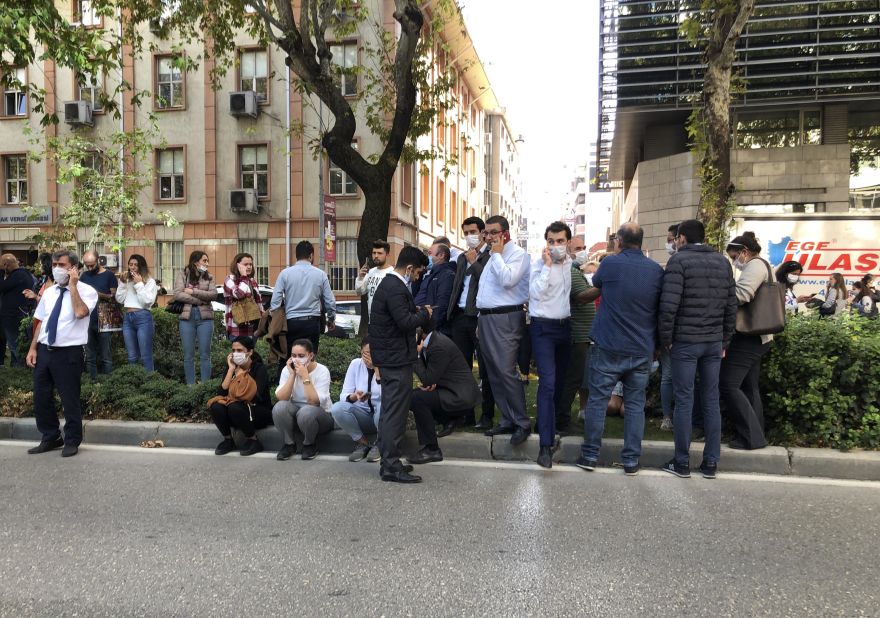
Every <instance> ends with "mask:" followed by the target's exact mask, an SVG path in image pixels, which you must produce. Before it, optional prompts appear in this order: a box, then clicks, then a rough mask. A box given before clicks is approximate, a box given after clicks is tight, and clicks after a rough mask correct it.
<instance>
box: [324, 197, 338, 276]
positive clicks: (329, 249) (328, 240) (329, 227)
mask: <svg viewBox="0 0 880 618" xmlns="http://www.w3.org/2000/svg"><path fill="white" fill-rule="evenodd" d="M323 236H324V238H323V239H322V241H323V243H324V245H323V248H324V261H325V262H335V261H336V198H335V197H333V196H330V195H325V196H324V233H323Z"/></svg>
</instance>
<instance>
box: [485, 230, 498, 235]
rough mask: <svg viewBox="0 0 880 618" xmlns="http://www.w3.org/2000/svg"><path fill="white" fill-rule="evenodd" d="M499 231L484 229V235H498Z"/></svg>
mask: <svg viewBox="0 0 880 618" xmlns="http://www.w3.org/2000/svg"><path fill="white" fill-rule="evenodd" d="M500 233H501V230H486V231H485V234H486V236H498V234H500Z"/></svg>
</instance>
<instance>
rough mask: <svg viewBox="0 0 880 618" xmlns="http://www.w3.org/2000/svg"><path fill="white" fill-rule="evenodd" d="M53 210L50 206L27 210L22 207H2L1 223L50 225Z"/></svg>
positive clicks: (0, 210)
mask: <svg viewBox="0 0 880 618" xmlns="http://www.w3.org/2000/svg"><path fill="white" fill-rule="evenodd" d="M50 223H52V212H51V211H50V210H49V209H48V208H35V209H33V211H32V214H31V213H30V212H25V211H24V210H23V209H22V208H0V225H49V224H50Z"/></svg>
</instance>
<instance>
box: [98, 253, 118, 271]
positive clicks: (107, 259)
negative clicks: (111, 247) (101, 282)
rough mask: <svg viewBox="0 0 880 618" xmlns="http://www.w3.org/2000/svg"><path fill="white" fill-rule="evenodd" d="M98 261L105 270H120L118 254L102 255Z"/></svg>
mask: <svg viewBox="0 0 880 618" xmlns="http://www.w3.org/2000/svg"><path fill="white" fill-rule="evenodd" d="M98 261H99V262H100V263H101V265H102V266H104V268H119V255H117V254H116V253H102V254H101V255H99V256H98Z"/></svg>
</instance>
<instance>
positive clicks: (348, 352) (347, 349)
mask: <svg viewBox="0 0 880 618" xmlns="http://www.w3.org/2000/svg"><path fill="white" fill-rule="evenodd" d="M360 354H361V345H360V343H359V342H358V340H357V339H338V338H336V337H321V340H320V343H319V345H318V355H317V357H316V359H315V360H317V361H318V362H319V363H321V364H322V365H324V366H326V367H327V369H329V370H330V378H331V379H332V380H333V382H339V383H341V382H342V381H343V380H344V379H345V372H346V371H348V365H349V364H350V363H351V361H352V359H354V358H357V357H358V356H360Z"/></svg>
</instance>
